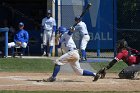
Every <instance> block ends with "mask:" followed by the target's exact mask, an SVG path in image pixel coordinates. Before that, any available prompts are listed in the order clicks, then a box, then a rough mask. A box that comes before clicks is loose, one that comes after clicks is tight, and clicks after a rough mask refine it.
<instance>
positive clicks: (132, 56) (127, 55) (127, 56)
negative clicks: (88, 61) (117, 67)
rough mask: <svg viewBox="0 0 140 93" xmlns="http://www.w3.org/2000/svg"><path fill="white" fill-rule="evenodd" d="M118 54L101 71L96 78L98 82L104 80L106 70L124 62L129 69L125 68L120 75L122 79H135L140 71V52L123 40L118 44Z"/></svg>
mask: <svg viewBox="0 0 140 93" xmlns="http://www.w3.org/2000/svg"><path fill="white" fill-rule="evenodd" d="M117 50H118V54H117V55H116V57H115V58H114V59H113V60H112V61H111V62H110V63H109V64H108V65H107V66H106V67H104V68H102V69H100V70H99V71H98V73H97V75H96V77H95V78H94V81H97V80H98V78H100V77H101V78H104V77H105V75H106V70H108V69H110V68H111V67H112V66H113V65H114V64H115V63H117V62H119V61H120V60H123V61H124V62H125V63H126V64H127V65H128V67H126V68H124V69H123V70H122V71H121V72H120V73H119V77H120V78H121V79H135V78H136V77H137V75H138V71H140V52H139V51H137V50H136V49H132V48H130V47H128V45H127V42H126V41H125V40H124V39H123V40H120V41H119V42H118V45H117Z"/></svg>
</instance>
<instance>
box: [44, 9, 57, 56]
mask: <svg viewBox="0 0 140 93" xmlns="http://www.w3.org/2000/svg"><path fill="white" fill-rule="evenodd" d="M51 14H52V13H51V10H48V11H47V17H45V18H43V19H42V27H43V30H44V32H43V56H45V55H48V56H51V55H52V51H53V45H54V43H55V42H54V40H53V37H55V31H56V22H55V19H54V18H52V17H51ZM48 44H49V45H48ZM48 47H49V51H47V50H48V49H47V48H48Z"/></svg>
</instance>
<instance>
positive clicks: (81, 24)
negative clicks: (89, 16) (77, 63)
mask: <svg viewBox="0 0 140 93" xmlns="http://www.w3.org/2000/svg"><path fill="white" fill-rule="evenodd" d="M75 22H76V24H77V25H76V26H75V30H76V31H79V32H80V35H81V36H82V41H81V45H80V50H81V54H82V55H81V56H82V57H81V60H83V61H85V60H87V59H86V51H85V49H86V47H87V43H88V41H89V40H90V36H89V34H88V30H87V26H86V24H85V23H84V22H82V21H81V18H80V17H79V16H78V17H75Z"/></svg>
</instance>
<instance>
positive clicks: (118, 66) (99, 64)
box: [90, 61, 127, 73]
mask: <svg viewBox="0 0 140 93" xmlns="http://www.w3.org/2000/svg"><path fill="white" fill-rule="evenodd" d="M90 64H91V66H92V67H93V68H94V69H95V70H99V69H101V68H103V67H105V66H107V65H108V64H109V62H93V63H90ZM126 66H127V65H126V64H125V63H124V62H122V61H120V62H118V63H116V64H115V65H114V66H113V67H112V68H110V69H109V70H107V72H111V73H118V72H120V71H121V70H122V69H123V68H125V67H126Z"/></svg>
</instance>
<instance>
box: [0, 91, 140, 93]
mask: <svg viewBox="0 0 140 93" xmlns="http://www.w3.org/2000/svg"><path fill="white" fill-rule="evenodd" d="M0 93H140V92H132V91H130V92H127V91H123V92H115V91H99V92H94V91H85V92H83V91H0Z"/></svg>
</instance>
